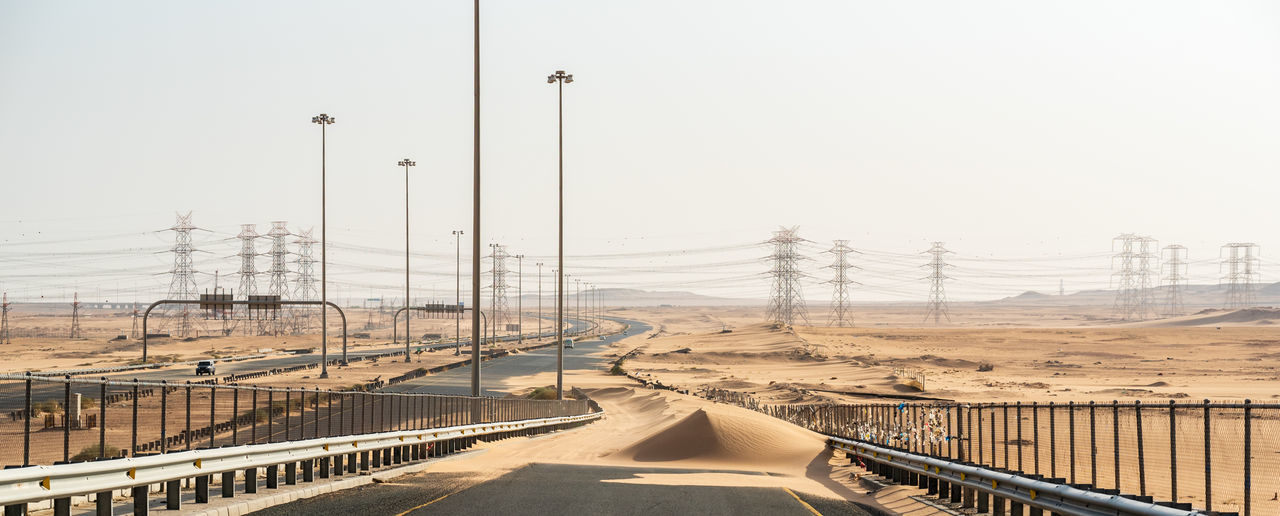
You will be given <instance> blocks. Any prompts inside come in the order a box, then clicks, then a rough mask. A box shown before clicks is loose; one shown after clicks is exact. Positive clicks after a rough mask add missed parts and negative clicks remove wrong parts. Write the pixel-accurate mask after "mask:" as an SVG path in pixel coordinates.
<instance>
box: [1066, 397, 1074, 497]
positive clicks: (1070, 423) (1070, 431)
mask: <svg viewBox="0 0 1280 516" xmlns="http://www.w3.org/2000/svg"><path fill="white" fill-rule="evenodd" d="M1067 439H1068V441H1067V451H1068V459H1067V461H1068V462H1069V463H1070V465H1071V483H1072V484H1074V483H1076V402H1074V401H1068V402H1067Z"/></svg>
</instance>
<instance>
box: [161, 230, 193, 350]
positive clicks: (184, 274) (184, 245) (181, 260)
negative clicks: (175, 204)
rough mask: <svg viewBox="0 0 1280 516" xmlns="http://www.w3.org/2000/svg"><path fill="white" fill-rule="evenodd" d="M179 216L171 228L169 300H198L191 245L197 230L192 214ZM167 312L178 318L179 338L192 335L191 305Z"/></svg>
mask: <svg viewBox="0 0 1280 516" xmlns="http://www.w3.org/2000/svg"><path fill="white" fill-rule="evenodd" d="M177 216H178V221H177V222H176V223H175V224H174V225H173V226H172V227H170V228H169V231H173V233H174V241H173V269H172V270H170V271H169V272H170V273H171V274H173V279H172V280H170V281H169V299H196V298H197V293H196V270H195V267H194V266H193V265H192V262H191V254H192V253H194V252H195V247H193V246H192V245H191V232H192V231H193V230H195V229H197V228H196V227H195V226H193V225H192V224H191V212H187V214H186V215H183V214H181V213H179V214H177ZM170 306H172V305H170ZM165 312H166V315H169V316H176V317H177V318H178V331H177V332H174V333H177V335H178V337H183V338H185V337H188V336H190V335H191V324H192V321H191V307H190V305H178V306H177V307H174V308H169V309H166V310H165ZM166 319H168V317H166Z"/></svg>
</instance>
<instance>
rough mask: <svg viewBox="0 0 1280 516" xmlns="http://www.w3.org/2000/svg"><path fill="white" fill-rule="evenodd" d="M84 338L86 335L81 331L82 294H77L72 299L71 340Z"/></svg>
mask: <svg viewBox="0 0 1280 516" xmlns="http://www.w3.org/2000/svg"><path fill="white" fill-rule="evenodd" d="M82 337H84V333H83V332H81V331H80V293H79V292H76V293H75V294H74V295H73V297H72V298H71V338H73V339H79V338H82Z"/></svg>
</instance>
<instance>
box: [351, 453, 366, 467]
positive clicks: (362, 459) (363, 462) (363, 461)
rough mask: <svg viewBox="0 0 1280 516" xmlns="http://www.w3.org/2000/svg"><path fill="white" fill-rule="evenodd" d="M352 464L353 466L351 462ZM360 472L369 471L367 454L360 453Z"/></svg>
mask: <svg viewBox="0 0 1280 516" xmlns="http://www.w3.org/2000/svg"><path fill="white" fill-rule="evenodd" d="M352 464H355V462H354V461H353V462H352ZM360 471H369V452H368V451H362V452H360Z"/></svg>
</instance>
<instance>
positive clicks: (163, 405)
mask: <svg viewBox="0 0 1280 516" xmlns="http://www.w3.org/2000/svg"><path fill="white" fill-rule="evenodd" d="M168 415H169V381H168V380H160V453H169V439H168V437H169V431H168V430H169V426H168V421H169V418H168V417H167V416H168Z"/></svg>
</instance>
